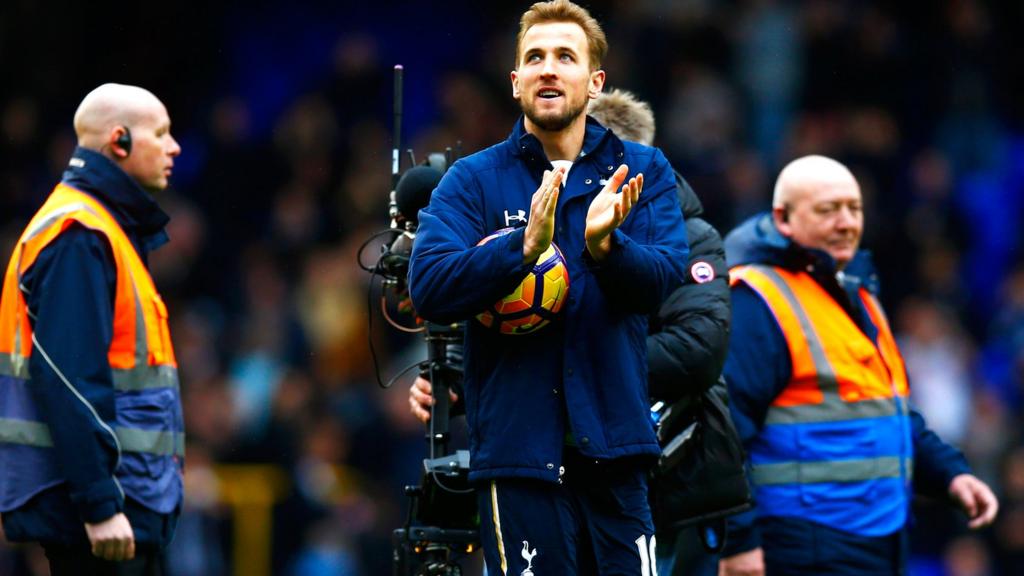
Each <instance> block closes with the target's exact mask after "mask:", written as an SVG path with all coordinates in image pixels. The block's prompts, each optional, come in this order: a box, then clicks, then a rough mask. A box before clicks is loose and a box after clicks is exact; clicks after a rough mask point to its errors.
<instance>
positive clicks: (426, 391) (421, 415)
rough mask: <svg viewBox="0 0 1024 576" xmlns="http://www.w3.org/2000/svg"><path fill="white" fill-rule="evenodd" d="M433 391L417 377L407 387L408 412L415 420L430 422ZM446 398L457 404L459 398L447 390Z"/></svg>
mask: <svg viewBox="0 0 1024 576" xmlns="http://www.w3.org/2000/svg"><path fill="white" fill-rule="evenodd" d="M433 391H434V388H433V386H431V385H430V381H429V380H427V379H426V378H424V377H423V376H419V377H417V378H416V381H415V382H413V383H412V386H410V387H409V410H411V411H412V415H413V416H415V417H416V419H417V420H419V421H420V422H423V423H424V424H426V423H427V422H430V407H431V406H433V405H434V396H433V395H432V394H433ZM448 397H449V398H451V400H452V402H458V400H459V397H458V395H456V394H455V392H453V391H451V390H448Z"/></svg>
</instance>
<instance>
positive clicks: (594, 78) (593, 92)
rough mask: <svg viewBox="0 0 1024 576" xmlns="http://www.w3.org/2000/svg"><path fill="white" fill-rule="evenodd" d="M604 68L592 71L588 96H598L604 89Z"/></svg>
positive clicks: (592, 97)
mask: <svg viewBox="0 0 1024 576" xmlns="http://www.w3.org/2000/svg"><path fill="white" fill-rule="evenodd" d="M604 78H605V74H604V70H594V71H593V72H591V73H590V86H589V89H588V90H587V96H590V98H591V99H594V98H597V95H598V94H600V93H601V91H602V90H604Z"/></svg>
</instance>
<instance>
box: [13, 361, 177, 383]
mask: <svg viewBox="0 0 1024 576" xmlns="http://www.w3.org/2000/svg"><path fill="white" fill-rule="evenodd" d="M113 374H114V388H116V389H117V390H130V391H138V390H148V389H150V388H174V389H177V388H178V369H177V368H175V367H174V366H169V365H161V366H140V367H138V368H128V369H119V368H114V369H113ZM0 376H13V377H14V378H21V379H22V380H28V379H29V373H28V358H26V357H25V356H22V355H20V354H0Z"/></svg>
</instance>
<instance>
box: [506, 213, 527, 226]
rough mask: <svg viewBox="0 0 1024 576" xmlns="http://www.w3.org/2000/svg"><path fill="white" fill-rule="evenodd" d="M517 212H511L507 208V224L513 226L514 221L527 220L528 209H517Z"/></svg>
mask: <svg viewBox="0 0 1024 576" xmlns="http://www.w3.org/2000/svg"><path fill="white" fill-rule="evenodd" d="M516 212H518V213H517V214H509V213H508V210H505V226H511V225H512V224H513V223H514V222H526V210H517V211H516Z"/></svg>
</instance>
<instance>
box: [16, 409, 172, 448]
mask: <svg viewBox="0 0 1024 576" xmlns="http://www.w3.org/2000/svg"><path fill="white" fill-rule="evenodd" d="M114 433H115V434H117V439H118V441H119V442H120V443H121V448H122V449H123V450H124V451H126V452H141V453H145V454H156V455H157V456H171V455H177V456H184V455H185V434H184V432H169V431H166V430H143V429H141V428H124V427H116V428H115V429H114ZM0 443H7V444H23V445H25V446H35V447H37V448H53V437H52V436H51V435H50V427H49V426H47V425H46V424H44V423H42V422H33V421H31V420H20V419H17V418H0Z"/></svg>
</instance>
